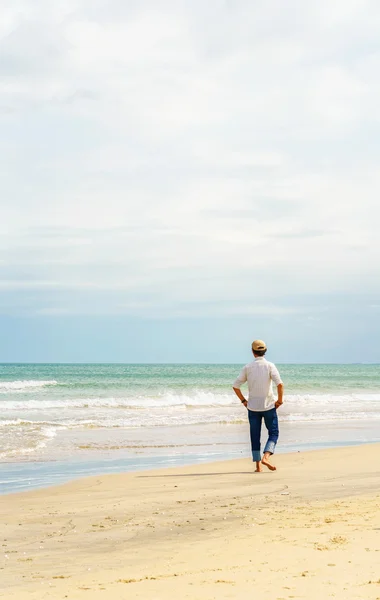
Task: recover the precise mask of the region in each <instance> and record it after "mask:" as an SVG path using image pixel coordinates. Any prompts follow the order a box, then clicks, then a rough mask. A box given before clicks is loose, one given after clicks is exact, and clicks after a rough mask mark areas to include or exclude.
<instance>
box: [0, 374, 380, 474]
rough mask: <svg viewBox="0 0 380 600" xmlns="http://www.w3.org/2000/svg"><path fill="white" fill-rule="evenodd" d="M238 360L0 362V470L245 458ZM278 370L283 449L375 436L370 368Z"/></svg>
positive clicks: (379, 384)
mask: <svg viewBox="0 0 380 600" xmlns="http://www.w3.org/2000/svg"><path fill="white" fill-rule="evenodd" d="M241 366H242V365H121V364H117V365H100V364H97V365H53V364H52V365H48V364H46V365H11V364H6V365H0V461H2V463H3V472H4V470H5V468H6V467H5V466H4V465H6V464H8V466H7V469H8V472H9V469H10V466H9V464H10V463H13V465H14V464H15V463H23V465H24V467H23V468H24V471H25V469H26V468H27V467H26V466H25V465H26V464H27V463H28V464H29V467H28V468H29V469H31V468H32V467H31V466H30V464H31V463H34V465H37V463H38V464H45V463H51V462H52V461H54V462H55V463H56V465H57V464H58V463H59V464H66V465H67V464H68V461H69V462H70V461H74V463H76V464H77V463H78V464H79V462H80V463H81V465H82V467H83V464H84V462H83V461H84V460H86V461H88V462H90V463H91V464H92V467H91V469H90V471H91V470H92V469H94V468H95V467H94V463H93V462H91V461H99V460H106V461H108V464H110V461H120V460H121V461H122V460H123V459H124V460H126V461H132V462H133V461H135V462H134V463H133V464H134V465H135V466H136V465H137V466H138V460H140V461H141V460H142V459H144V461H147V460H148V464H150V463H152V464H153V462H154V461H156V462H157V461H159V462H160V464H161V463H162V464H170V463H171V461H173V460H176V461H178V460H181V459H182V460H185V458H184V457H187V460H188V461H189V460H190V461H191V460H192V459H193V460H194V461H196V460H203V459H207V458H208V457H225V456H235V455H241V454H242V453H243V454H244V455H245V453H246V452H247V450H248V446H247V436H246V429H247V428H246V414H245V412H244V411H243V410H242V407H241V405H240V403H239V402H238V401H237V399H236V397H235V396H234V394H233V392H232V389H231V384H232V382H233V381H234V379H235V378H236V376H237V374H238V373H239V371H240V369H241ZM278 367H279V370H280V372H281V375H282V377H283V380H284V383H285V388H286V398H285V404H284V407H283V408H282V409H281V413H280V421H281V423H282V426H281V429H282V448H283V449H292V448H297V447H301V446H302V447H303V448H305V447H306V448H307V446H308V444H309V446H310V448H312V447H317V446H324V445H326V444H329V445H334V444H335V445H336V444H337V443H358V442H361V441H372V440H373V441H375V440H376V439H377V435H378V434H377V432H378V431H379V425H380V366H379V365H364V364H361V365H278ZM305 445H306V446H305ZM165 457H166V459H165ZM191 457H192V458H191ZM149 459H150V463H149ZM165 460H166V462H165ZM78 461H79V462H78ZM144 464H145V463H144ZM128 465H129V466H128ZM128 465H127V468H132V466H131V465H132V463H128ZM82 467H81V468H82ZM0 468H1V467H0ZM20 468H21V471H22V467H20ZM16 470H17V469H16ZM88 470H89V469H88ZM91 472H92V471H91Z"/></svg>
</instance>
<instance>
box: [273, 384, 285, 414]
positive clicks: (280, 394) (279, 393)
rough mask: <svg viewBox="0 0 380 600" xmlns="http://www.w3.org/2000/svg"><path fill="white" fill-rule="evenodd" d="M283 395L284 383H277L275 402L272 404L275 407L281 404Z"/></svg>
mask: <svg viewBox="0 0 380 600" xmlns="http://www.w3.org/2000/svg"><path fill="white" fill-rule="evenodd" d="M283 397H284V384H283V383H279V384H278V386H277V402H276V404H275V405H274V406H275V408H279V406H281V404H282V403H283Z"/></svg>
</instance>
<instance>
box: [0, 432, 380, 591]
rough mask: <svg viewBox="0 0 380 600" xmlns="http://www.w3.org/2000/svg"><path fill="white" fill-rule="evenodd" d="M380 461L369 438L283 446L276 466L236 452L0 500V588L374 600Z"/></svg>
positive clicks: (376, 446)
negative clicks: (313, 446)
mask: <svg viewBox="0 0 380 600" xmlns="http://www.w3.org/2000/svg"><path fill="white" fill-rule="evenodd" d="M379 458H380V444H370V445H361V446H356V447H344V448H335V449H329V450H316V451H311V452H308V453H296V454H281V455H280V454H279V455H276V464H277V466H278V468H279V470H278V471H277V472H276V473H271V472H269V471H267V472H265V473H263V474H258V475H255V474H253V466H252V462H251V460H249V459H237V460H229V461H222V462H214V463H205V464H198V465H192V466H184V467H175V468H170V469H162V470H154V471H145V472H135V473H124V474H119V475H115V474H112V475H111V474H110V475H103V476H93V477H90V478H85V479H80V480H76V481H72V482H70V483H66V484H64V485H60V486H56V487H49V488H44V489H39V490H35V491H30V492H26V493H25V492H21V493H18V494H13V495H12V502H11V503H9V497H8V496H7V495H6V496H1V497H0V518H1V519H2V522H3V524H4V526H3V527H4V531H3V535H2V536H1V539H2V542H1V543H2V547H3V551H4V560H3V563H2V564H1V567H0V568H2V569H3V570H2V574H1V579H2V585H3V590H4V595H2V592H1V591H0V597H4V598H7V600H8V599H9V600H13V599H17V600H26V599H28V600H40V598H41V597H43V594H44V595H46V597H49V599H50V598H51V599H54V600H61V599H62V600H63V599H64V598H65V597H69V598H70V599H73V600H77V599H78V600H79V599H80V598H83V597H84V595H85V592H88V591H90V595H91V598H94V599H95V600H98V599H99V600H100V599H106V600H110V599H111V598H112V600H114V599H115V600H125V598H126V597H133V598H134V599H135V598H136V599H141V600H143V599H144V600H153V599H156V598H166V597H169V596H172V595H174V594H176V595H178V596H179V597H181V598H188V599H189V600H190V599H191V600H194V598H197V600H210V599H211V598H214V597H217V598H218V599H219V598H222V599H224V598H225V599H227V598H231V597H233V598H237V599H239V600H240V599H241V600H243V599H244V598H247V597H249V592H250V593H251V594H252V591H254V593H255V598H258V599H259V600H261V599H263V600H264V598H268V597H270V598H286V599H288V598H292V597H297V598H305V599H306V598H310V599H312V600H317V599H320V598H321V597H326V598H328V597H330V596H333V595H335V597H338V598H341V599H342V600H343V598H344V599H345V600H346V599H347V598H348V599H351V598H352V599H358V598H360V599H361V600H362V599H367V598H368V599H369V600H376V598H377V597H378V596H379V592H380V588H379V585H380V584H378V583H377V582H378V580H379V575H380V573H379V568H378V563H379V552H380V476H379V473H378V467H377V465H378V461H379ZM369 582H371V583H369ZM42 592H43V594H42ZM376 593H377V595H376Z"/></svg>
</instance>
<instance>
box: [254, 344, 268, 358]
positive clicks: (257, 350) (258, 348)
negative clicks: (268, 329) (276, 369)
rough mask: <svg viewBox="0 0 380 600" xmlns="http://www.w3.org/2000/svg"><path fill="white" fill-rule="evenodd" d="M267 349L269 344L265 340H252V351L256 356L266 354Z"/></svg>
mask: <svg viewBox="0 0 380 600" xmlns="http://www.w3.org/2000/svg"><path fill="white" fill-rule="evenodd" d="M266 351H267V345H266V343H265V342H263V340H255V341H254V342H252V352H253V355H254V356H255V357H258V356H264V354H265V353H266Z"/></svg>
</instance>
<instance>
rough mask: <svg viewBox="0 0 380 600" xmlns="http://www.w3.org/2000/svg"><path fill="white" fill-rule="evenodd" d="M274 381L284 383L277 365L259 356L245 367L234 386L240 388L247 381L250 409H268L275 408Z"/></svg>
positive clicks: (277, 383)
mask: <svg viewBox="0 0 380 600" xmlns="http://www.w3.org/2000/svg"><path fill="white" fill-rule="evenodd" d="M272 381H274V383H275V384H276V385H279V384H280V383H282V381H281V377H280V374H279V372H278V370H277V367H276V366H275V365H274V364H273V363H271V362H269V361H267V360H266V359H265V358H264V357H257V358H255V360H254V361H253V362H251V363H249V364H247V365H245V367H243V369H242V371H241V373H240V375H239V377H238V378H237V379H236V381H235V382H234V384H233V387H234V388H239V389H240V386H241V385H243V383H245V382H247V383H248V390H249V397H248V409H249V410H253V411H267V410H271V409H272V408H274V404H275V398H274V395H273V389H272Z"/></svg>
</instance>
